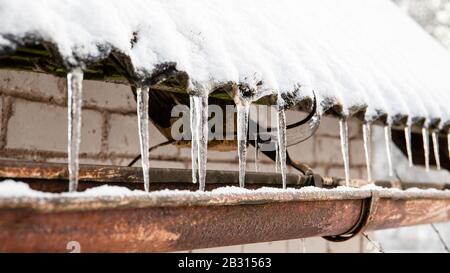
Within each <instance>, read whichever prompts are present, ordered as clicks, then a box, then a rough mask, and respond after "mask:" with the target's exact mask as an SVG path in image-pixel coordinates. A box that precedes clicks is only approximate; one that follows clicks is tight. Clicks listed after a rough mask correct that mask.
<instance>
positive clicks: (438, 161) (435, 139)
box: [431, 130, 441, 170]
mask: <svg viewBox="0 0 450 273" xmlns="http://www.w3.org/2000/svg"><path fill="white" fill-rule="evenodd" d="M431 138H432V140H433V151H434V158H435V160H436V169H437V170H440V169H441V158H440V157H439V136H438V134H437V131H436V130H433V132H432V133H431Z"/></svg>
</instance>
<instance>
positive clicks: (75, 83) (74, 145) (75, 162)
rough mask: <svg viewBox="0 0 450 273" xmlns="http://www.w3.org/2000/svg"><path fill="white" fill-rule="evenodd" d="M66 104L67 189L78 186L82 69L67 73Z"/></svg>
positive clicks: (74, 189) (73, 189)
mask: <svg viewBox="0 0 450 273" xmlns="http://www.w3.org/2000/svg"><path fill="white" fill-rule="evenodd" d="M67 90H68V95H67V104H68V108H67V110H68V146H67V152H68V163H69V164H68V165H69V191H71V192H73V191H76V190H77V187H78V170H79V152H80V143H81V105H82V102H83V100H82V96H83V71H82V70H81V68H75V69H72V71H70V72H69V73H68V74H67Z"/></svg>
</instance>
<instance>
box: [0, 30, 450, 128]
mask: <svg viewBox="0 0 450 273" xmlns="http://www.w3.org/2000/svg"><path fill="white" fill-rule="evenodd" d="M9 37H10V36H9ZM10 39H11V41H14V43H13V44H12V45H14V46H9V47H3V48H0V69H11V70H24V71H33V72H38V73H46V74H52V75H55V76H57V77H66V75H67V73H68V71H70V69H71V66H72V65H70V64H67V62H66V61H65V60H64V58H63V57H62V56H61V55H60V54H59V52H58V50H57V46H56V45H54V44H52V43H51V42H45V41H43V40H42V39H37V38H36V37H34V36H30V37H24V38H20V39H18V38H10ZM99 51H101V52H102V54H101V55H99V56H95V57H93V56H91V57H88V58H85V59H80V58H78V61H79V62H81V63H82V64H83V66H84V67H85V68H84V78H85V79H87V80H96V81H103V82H111V83H117V84H125V85H130V86H132V87H133V88H134V87H135V86H136V85H139V84H141V83H144V82H146V83H150V86H151V87H150V90H151V91H154V92H171V93H176V94H178V95H177V96H182V97H186V96H187V92H188V88H189V75H188V74H187V73H186V72H183V71H178V70H177V68H176V64H175V63H162V64H160V65H157V66H155V69H154V70H152V71H139V72H137V71H136V70H135V69H134V68H133V65H132V62H131V60H130V58H129V57H128V56H127V55H126V54H124V53H122V52H120V51H118V50H115V49H113V48H111V47H107V46H99ZM233 85H236V83H232V82H230V83H217V84H216V88H215V90H214V91H212V92H211V93H210V97H211V98H213V99H218V100H222V101H224V102H226V103H233V99H232V97H231V95H230V94H231V92H230V89H232V88H233V87H232V86H233ZM276 100H277V98H276V95H268V96H264V97H262V98H260V99H259V100H258V101H256V102H255V103H258V104H264V105H274V104H276ZM312 107H313V98H311V97H302V98H301V99H300V100H297V101H291V103H290V105H289V108H290V109H291V110H299V111H310V110H311V109H312ZM320 107H321V109H322V111H323V112H324V114H325V115H332V116H336V117H344V116H345V117H354V118H356V119H358V120H361V121H362V122H364V121H365V118H366V111H367V107H368V106H367V105H365V104H363V105H354V106H352V107H350V108H348V109H347V110H346V109H344V106H343V105H342V103H341V102H340V101H339V100H336V99H333V98H330V99H326V98H325V99H324V100H323V101H322V105H321V106H320ZM391 120H392V125H393V128H398V129H402V128H404V127H405V126H406V125H407V123H408V122H411V125H412V128H413V130H414V131H416V132H421V128H422V127H423V126H424V124H425V122H426V121H427V122H428V124H429V127H430V128H432V129H437V128H440V129H441V131H442V133H443V134H447V132H448V129H449V128H450V121H447V122H441V119H440V118H436V119H432V120H427V118H426V117H418V116H416V117H414V118H412V119H409V116H408V115H407V114H397V115H395V116H393V117H391ZM371 122H372V123H374V124H380V125H385V124H387V123H388V114H387V113H386V112H384V111H382V110H379V111H377V112H376V114H374V115H373V117H372V120H371Z"/></svg>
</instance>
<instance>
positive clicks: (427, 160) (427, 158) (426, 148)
mask: <svg viewBox="0 0 450 273" xmlns="http://www.w3.org/2000/svg"><path fill="white" fill-rule="evenodd" d="M428 137H429V131H428V128H426V127H423V128H422V142H423V153H424V155H425V170H426V171H427V172H428V171H430V143H429V139H428Z"/></svg>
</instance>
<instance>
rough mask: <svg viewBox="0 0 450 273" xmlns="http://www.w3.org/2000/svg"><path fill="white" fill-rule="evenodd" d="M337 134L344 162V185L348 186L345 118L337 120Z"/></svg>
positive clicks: (348, 172)
mask: <svg viewBox="0 0 450 273" xmlns="http://www.w3.org/2000/svg"><path fill="white" fill-rule="evenodd" d="M339 133H340V137H341V152H342V158H343V160H344V171H345V185H346V186H347V187H348V186H349V185H350V162H349V154H348V124H347V119H346V118H341V119H339Z"/></svg>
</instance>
